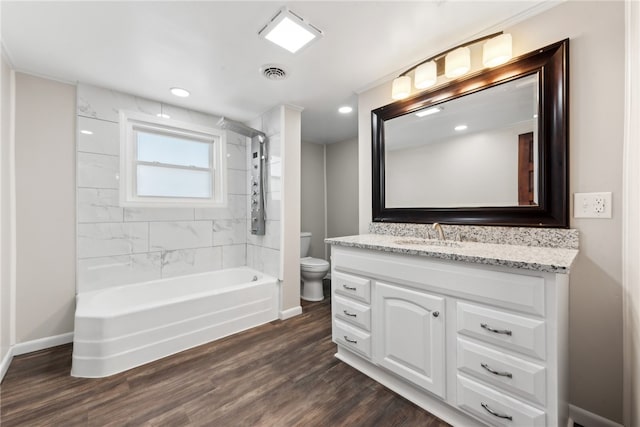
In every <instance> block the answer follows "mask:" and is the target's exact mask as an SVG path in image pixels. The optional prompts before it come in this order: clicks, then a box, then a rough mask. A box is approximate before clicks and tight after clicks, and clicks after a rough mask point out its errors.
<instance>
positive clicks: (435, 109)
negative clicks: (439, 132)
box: [416, 107, 442, 117]
mask: <svg viewBox="0 0 640 427" xmlns="http://www.w3.org/2000/svg"><path fill="white" fill-rule="evenodd" d="M440 111H442V108H440V107H431V108H427V109H426V110H420V111H418V112H417V113H416V116H418V117H424V116H430V115H432V114H435V113H439V112H440Z"/></svg>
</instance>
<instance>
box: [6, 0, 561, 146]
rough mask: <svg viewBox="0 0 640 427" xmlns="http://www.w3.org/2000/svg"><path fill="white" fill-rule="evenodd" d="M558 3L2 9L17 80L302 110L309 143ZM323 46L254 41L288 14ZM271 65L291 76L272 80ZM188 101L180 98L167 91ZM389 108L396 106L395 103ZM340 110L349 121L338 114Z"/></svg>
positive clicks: (240, 114) (346, 129)
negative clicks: (366, 95)
mask: <svg viewBox="0 0 640 427" xmlns="http://www.w3.org/2000/svg"><path fill="white" fill-rule="evenodd" d="M551 3H553V1H543V0H538V1H526V0H525V1H523V0H519V1H490V2H489V1H446V0H441V1H421V2H420V1H412V2H402V1H378V2H373V1H354V2H342V1H324V2H322V1H316V2H310V1H299V2H270V1H258V2H249V1H198V2H187V1H173V2H154V1H129V2H110V1H108V2H107V1H105V2H83V1H74V2H55V1H47V2H30V1H20V2H10V1H2V3H1V8H2V9H1V14H2V27H1V28H2V43H3V45H4V48H5V51H6V53H7V54H8V56H9V60H10V61H11V64H12V65H13V67H14V68H15V69H16V70H18V71H23V72H27V73H32V74H36V75H41V76H45V77H50V78H54V79H58V80H62V81H67V82H82V83H89V84H94V85H98V86H103V87H106V88H110V89H115V90H119V91H123V92H127V93H131V94H134V95H137V96H141V97H146V98H150V99H154V100H157V101H162V102H165V103H170V104H174V105H179V106H182V107H186V108H190V109H194V110H199V111H203V112H207V113H210V114H214V115H220V116H222V115H224V116H226V117H229V118H232V119H235V120H240V121H248V120H251V119H253V118H255V117H257V116H259V115H260V114H262V113H264V112H265V111H267V110H269V109H270V108H272V107H274V106H276V105H279V104H293V105H297V106H300V107H303V108H304V110H303V113H302V139H303V140H304V141H309V142H316V143H333V142H339V141H344V140H347V139H351V138H354V137H356V135H357V93H358V92H360V91H362V90H364V89H366V88H369V87H372V86H373V85H375V84H378V83H382V82H383V81H385V80H388V79H390V78H392V77H395V75H396V74H397V73H398V72H399V71H402V70H403V69H404V68H407V67H408V66H411V65H413V64H414V63H416V62H418V61H420V60H422V59H424V58H426V57H428V56H431V55H433V54H435V53H437V52H439V51H441V50H444V49H446V48H448V47H451V46H453V45H456V44H458V43H460V42H462V41H465V40H467V39H470V38H471V37H473V36H476V35H478V34H479V33H485V32H488V30H489V29H495V28H498V29H502V27H501V25H504V24H505V22H509V23H511V22H512V21H510V20H513V19H514V17H516V18H515V19H518V18H517V17H518V16H524V15H529V14H531V13H532V12H531V11H534V10H536V11H537V10H538V9H541V8H543V7H545V8H546V7H547V6H548V5H549V4H551ZM284 5H286V6H288V7H289V8H290V9H291V10H293V11H294V12H296V13H297V14H298V15H301V16H302V17H303V18H305V19H306V20H307V21H309V22H311V23H312V24H313V25H315V26H317V27H319V28H320V29H321V30H322V31H323V33H324V37H323V38H322V39H320V40H319V41H317V42H314V43H313V44H312V45H310V46H309V47H307V48H305V49H302V50H301V51H300V52H298V53H296V54H291V53H289V52H288V51H286V50H284V49H282V48H280V47H278V46H276V45H274V44H272V43H270V42H269V41H266V40H264V39H262V38H260V37H259V36H258V34H257V33H258V31H259V30H260V29H261V28H262V27H263V26H264V25H265V24H266V23H267V22H268V21H269V20H270V19H271V18H272V17H273V15H275V13H276V12H277V11H278V9H279V8H280V7H282V6H284ZM265 64H278V65H281V66H282V67H283V68H284V69H285V70H286V71H287V73H288V75H289V76H288V78H287V79H285V80H281V81H271V80H267V79H265V78H264V77H263V76H262V75H261V74H260V72H259V70H260V67H261V66H263V65H265ZM174 86H178V87H184V88H186V89H188V90H190V91H191V96H190V97H189V98H184V99H180V98H176V97H174V96H173V95H171V94H170V93H169V88H170V87H174ZM389 101H391V99H389ZM342 105H351V106H352V107H353V108H354V111H353V113H351V114H349V115H343V114H339V113H338V111H337V109H338V107H340V106H342Z"/></svg>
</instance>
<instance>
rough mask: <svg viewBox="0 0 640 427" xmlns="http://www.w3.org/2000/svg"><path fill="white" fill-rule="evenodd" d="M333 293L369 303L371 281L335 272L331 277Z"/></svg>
mask: <svg viewBox="0 0 640 427" xmlns="http://www.w3.org/2000/svg"><path fill="white" fill-rule="evenodd" d="M331 283H333V286H334V289H335V292H336V293H337V294H340V295H346V296H349V297H351V298H354V299H357V300H360V301H362V302H366V303H367V304H369V303H370V302H371V281H370V280H369V279H364V278H362V277H358V276H352V275H351V274H345V273H340V272H338V271H335V272H334V273H332V275H331Z"/></svg>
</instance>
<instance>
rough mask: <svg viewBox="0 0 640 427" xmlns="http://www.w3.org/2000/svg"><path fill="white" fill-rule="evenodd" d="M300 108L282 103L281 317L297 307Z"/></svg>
mask: <svg viewBox="0 0 640 427" xmlns="http://www.w3.org/2000/svg"><path fill="white" fill-rule="evenodd" d="M301 112H302V110H301V109H300V108H296V107H292V106H283V107H282V122H281V129H283V131H282V190H283V191H282V202H283V203H282V223H283V227H282V255H281V259H282V286H283V288H282V299H281V302H282V307H281V317H282V318H286V317H290V316H291V315H293V314H298V313H300V312H301V309H300V144H301V140H300V135H301V117H300V116H301Z"/></svg>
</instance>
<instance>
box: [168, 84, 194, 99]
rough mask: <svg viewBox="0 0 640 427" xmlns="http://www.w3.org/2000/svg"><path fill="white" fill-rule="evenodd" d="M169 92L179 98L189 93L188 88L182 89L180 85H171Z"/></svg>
mask: <svg viewBox="0 0 640 427" xmlns="http://www.w3.org/2000/svg"><path fill="white" fill-rule="evenodd" d="M171 93H172V94H173V95H175V96H177V97H180V98H186V97H187V96H189V95H191V94H190V93H189V91H188V90H186V89H182V88H180V87H172V88H171Z"/></svg>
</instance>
